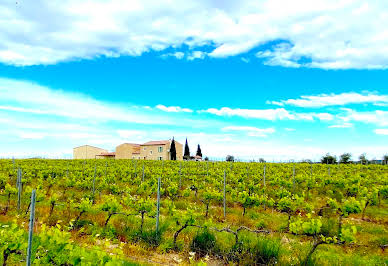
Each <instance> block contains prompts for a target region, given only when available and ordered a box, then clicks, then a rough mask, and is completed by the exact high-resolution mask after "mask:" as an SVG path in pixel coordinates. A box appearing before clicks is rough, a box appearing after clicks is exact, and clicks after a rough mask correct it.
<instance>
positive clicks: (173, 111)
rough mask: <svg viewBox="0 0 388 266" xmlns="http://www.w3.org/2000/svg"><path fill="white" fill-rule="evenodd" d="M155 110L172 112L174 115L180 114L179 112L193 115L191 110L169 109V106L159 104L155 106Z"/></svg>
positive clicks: (176, 107) (177, 107) (172, 107)
mask: <svg viewBox="0 0 388 266" xmlns="http://www.w3.org/2000/svg"><path fill="white" fill-rule="evenodd" d="M155 108H157V109H159V110H162V111H165V112H172V113H179V112H184V113H192V112H193V110H191V109H189V108H182V107H179V106H169V107H167V106H165V105H162V104H158V105H157V106H155Z"/></svg>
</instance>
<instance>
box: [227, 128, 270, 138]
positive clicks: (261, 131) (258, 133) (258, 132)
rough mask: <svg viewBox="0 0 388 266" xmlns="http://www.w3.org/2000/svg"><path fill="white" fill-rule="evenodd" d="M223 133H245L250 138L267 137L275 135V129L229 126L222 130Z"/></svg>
mask: <svg viewBox="0 0 388 266" xmlns="http://www.w3.org/2000/svg"><path fill="white" fill-rule="evenodd" d="M222 130H223V131H243V132H246V134H247V135H248V136H250V137H266V136H267V135H268V134H272V133H275V129H273V128H257V127H250V126H227V127H224V128H222Z"/></svg>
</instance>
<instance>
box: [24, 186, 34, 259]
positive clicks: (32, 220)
mask: <svg viewBox="0 0 388 266" xmlns="http://www.w3.org/2000/svg"><path fill="white" fill-rule="evenodd" d="M35 199H36V190H35V189H34V190H32V193H31V211H30V224H29V228H28V247H27V263H26V265H27V266H30V265H31V251H32V233H33V231H34V220H35Z"/></svg>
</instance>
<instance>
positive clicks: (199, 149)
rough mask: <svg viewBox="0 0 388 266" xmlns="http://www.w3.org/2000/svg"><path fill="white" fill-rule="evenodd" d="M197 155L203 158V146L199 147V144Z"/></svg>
mask: <svg viewBox="0 0 388 266" xmlns="http://www.w3.org/2000/svg"><path fill="white" fill-rule="evenodd" d="M196 155H197V156H200V157H202V151H201V146H199V144H198V148H197V154H196Z"/></svg>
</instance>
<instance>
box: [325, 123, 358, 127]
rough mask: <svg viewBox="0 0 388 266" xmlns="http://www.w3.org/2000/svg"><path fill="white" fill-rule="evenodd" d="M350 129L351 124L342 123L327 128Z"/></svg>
mask: <svg viewBox="0 0 388 266" xmlns="http://www.w3.org/2000/svg"><path fill="white" fill-rule="evenodd" d="M350 127H353V124H352V123H343V124H338V125H331V126H328V128H350Z"/></svg>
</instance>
